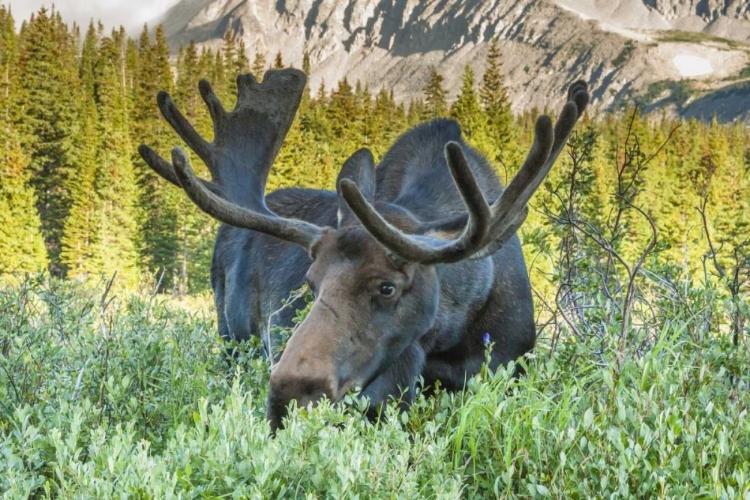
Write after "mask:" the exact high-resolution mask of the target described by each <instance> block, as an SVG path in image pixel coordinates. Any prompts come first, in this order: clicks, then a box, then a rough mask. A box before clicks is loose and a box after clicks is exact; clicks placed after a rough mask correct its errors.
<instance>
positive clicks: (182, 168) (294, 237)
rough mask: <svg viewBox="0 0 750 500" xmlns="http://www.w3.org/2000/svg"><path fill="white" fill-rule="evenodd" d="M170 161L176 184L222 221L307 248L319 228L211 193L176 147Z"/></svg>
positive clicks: (316, 236) (202, 207) (318, 233)
mask: <svg viewBox="0 0 750 500" xmlns="http://www.w3.org/2000/svg"><path fill="white" fill-rule="evenodd" d="M172 164H173V165H174V171H175V173H176V175H177V178H178V180H179V182H180V185H181V186H182V188H183V189H184V191H185V193H187V195H188V197H189V198H190V199H191V200H192V201H193V203H195V204H196V205H197V206H198V208H200V209H201V210H203V211H204V212H206V213H207V214H208V215H210V216H212V217H214V218H216V219H218V220H220V221H221V222H224V223H225V224H230V225H232V226H236V227H241V228H246V229H251V230H253V231H258V232H261V233H265V234H268V235H270V236H275V237H277V238H282V239H284V240H286V241H290V242H292V243H296V244H298V245H301V246H302V247H304V248H306V249H308V250H309V249H310V247H311V246H312V245H313V243H314V242H315V241H316V240H317V239H318V238H319V237H320V235H321V233H322V231H323V230H322V229H321V228H320V227H318V226H316V225H314V224H310V223H308V222H305V221H301V220H297V219H283V218H281V217H278V216H276V215H274V214H273V213H271V211H269V210H268V209H266V212H267V213H261V212H258V211H255V210H249V209H246V208H243V207H241V206H239V205H236V204H234V203H230V202H228V201H226V200H224V199H223V198H221V197H220V196H217V195H215V194H214V193H212V192H211V191H210V190H209V189H207V188H206V187H205V186H204V185H203V183H202V182H201V181H200V179H198V177H196V176H195V173H194V172H193V169H192V167H191V166H190V160H189V159H188V157H187V154H185V152H184V151H183V150H182V149H181V148H179V147H177V148H174V149H173V150H172Z"/></svg>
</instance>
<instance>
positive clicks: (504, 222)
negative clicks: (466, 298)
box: [472, 80, 589, 259]
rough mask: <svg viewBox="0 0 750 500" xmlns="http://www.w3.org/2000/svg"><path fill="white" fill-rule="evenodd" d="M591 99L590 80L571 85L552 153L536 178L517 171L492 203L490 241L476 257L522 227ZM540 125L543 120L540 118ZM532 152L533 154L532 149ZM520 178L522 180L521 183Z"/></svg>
mask: <svg viewBox="0 0 750 500" xmlns="http://www.w3.org/2000/svg"><path fill="white" fill-rule="evenodd" d="M588 101H589V94H588V90H587V86H586V82H584V81H583V80H578V81H576V82H575V83H573V84H572V85H571V86H570V87H569V89H568V102H567V103H565V106H563V109H562V111H561V112H560V116H559V117H558V119H557V123H555V129H554V143H552V142H550V145H551V150H550V152H549V156H548V157H547V159H546V161H545V162H544V164H543V165H542V168H541V169H539V170H538V172H537V173H536V175H535V176H534V177H533V178H529V177H526V178H519V175H516V177H514V178H513V181H511V184H510V185H509V186H508V188H507V189H506V190H505V191H504V192H503V194H502V195H501V196H500V198H499V199H498V200H497V201H496V202H495V203H493V204H492V215H493V223H492V227H491V228H490V231H489V233H488V236H487V245H486V246H484V248H482V249H481V250H479V251H478V252H476V253H475V254H474V255H472V258H473V259H481V258H483V257H486V256H487V255H490V254H492V253H494V252H496V251H497V250H498V249H499V248H500V247H501V246H502V245H503V244H504V243H505V241H507V239H508V238H509V237H510V236H511V235H513V234H514V233H515V232H516V231H517V230H518V228H519V227H521V224H522V223H523V221H524V220H525V219H526V215H527V214H528V208H527V207H526V203H528V201H529V199H531V196H532V195H533V194H534V193H535V192H536V190H537V189H538V188H539V186H540V185H541V183H542V181H543V180H544V178H545V177H546V176H547V174H548V173H549V171H550V169H551V168H552V165H554V163H555V161H556V160H557V157H558V156H560V153H561V152H562V150H563V148H564V147H565V144H567V142H568V137H570V134H571V132H572V131H573V127H574V126H575V124H576V122H577V121H578V119H579V118H580V117H581V116H582V115H583V111H584V110H585V109H586V106H587V105H588ZM542 118H546V119H547V120H549V118H547V117H544V116H543V117H540V120H541V119H542ZM538 126H539V120H538V121H537V127H538ZM532 151H533V148H532ZM529 156H531V153H530V154H529ZM527 161H528V160H527ZM521 170H522V171H523V168H522V169H521ZM520 173H521V172H519V174H520ZM516 180H519V182H518V183H517V184H516Z"/></svg>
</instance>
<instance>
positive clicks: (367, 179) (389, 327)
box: [139, 69, 588, 430]
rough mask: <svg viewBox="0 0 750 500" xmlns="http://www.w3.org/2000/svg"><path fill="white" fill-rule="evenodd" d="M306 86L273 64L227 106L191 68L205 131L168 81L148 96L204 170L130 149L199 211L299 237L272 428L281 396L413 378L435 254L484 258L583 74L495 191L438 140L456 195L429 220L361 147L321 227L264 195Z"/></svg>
mask: <svg viewBox="0 0 750 500" xmlns="http://www.w3.org/2000/svg"><path fill="white" fill-rule="evenodd" d="M304 86H305V75H304V74H303V73H302V72H301V71H297V70H294V69H284V70H271V71H269V72H267V73H266V75H265V78H264V80H263V82H262V83H258V81H257V80H256V79H255V78H254V77H253V76H252V75H249V74H248V75H241V76H239V77H238V79H237V88H238V98H237V105H236V107H235V109H234V110H233V111H231V112H227V111H225V110H224V108H223V107H222V105H221V103H220V101H219V100H218V99H217V97H216V96H215V95H214V93H213V91H212V90H211V86H210V85H209V84H208V82H206V81H205V80H203V81H201V82H200V85H199V89H200V92H201V95H202V97H203V99H204V101H205V103H206V105H207V106H208V109H209V112H210V114H211V118H212V120H213V126H214V139H213V142H210V143H209V142H207V141H206V140H204V139H203V138H202V137H201V136H200V135H199V134H198V133H197V132H196V131H195V130H194V129H193V127H192V126H191V125H190V124H189V123H188V121H187V120H186V119H185V118H184V117H183V115H182V114H181V113H180V112H179V111H178V109H177V108H176V106H175V104H174V103H173V101H172V99H171V98H170V97H169V95H168V94H167V93H166V92H161V93H160V94H159V95H158V104H159V107H160V109H161V111H162V114H163V115H164V117H165V119H166V120H167V121H168V122H169V123H170V125H171V126H172V127H173V128H174V129H175V131H176V132H177V133H178V134H179V135H180V137H182V139H183V140H184V141H185V142H186V143H187V144H188V145H189V146H190V148H192V149H193V151H195V152H196V154H197V155H198V156H199V157H200V158H201V159H202V160H203V161H204V162H205V163H206V164H207V166H208V168H209V171H210V173H211V176H212V180H211V181H207V180H203V179H199V178H198V177H196V175H195V174H194V172H193V170H192V168H191V166H190V162H189V160H188V157H187V155H186V153H185V152H184V151H183V150H182V149H180V148H174V150H173V151H172V162H171V164H170V163H169V162H167V161H166V160H164V159H163V158H161V157H160V156H158V154H156V153H155V152H154V151H153V150H151V149H150V148H148V147H147V146H144V145H142V146H141V147H140V149H139V151H140V153H141V155H142V156H143V158H144V159H145V160H146V162H147V163H148V164H149V165H150V166H151V167H152V168H153V169H154V170H155V171H156V172H157V173H159V174H160V175H161V176H162V177H164V178H165V179H166V180H168V181H170V182H171V183H173V184H175V185H176V186H179V187H181V188H182V189H183V190H184V191H185V193H186V194H187V195H188V196H189V197H190V199H191V200H192V201H193V202H194V203H195V204H196V205H197V206H198V207H199V208H200V209H201V210H203V211H204V212H206V213H207V214H209V215H211V216H212V217H214V218H216V219H218V220H219V221H221V222H223V223H225V224H229V225H232V226H235V227H239V228H245V229H249V230H252V231H257V232H260V233H264V234H266V235H270V236H273V237H275V238H279V239H281V240H284V241H286V242H289V243H292V244H295V245H299V246H301V247H302V248H304V249H305V250H306V252H307V254H308V255H309V257H310V259H311V260H312V264H311V265H309V269H308V271H307V275H306V277H307V281H308V283H309V284H310V287H311V289H312V291H313V293H314V296H315V300H314V303H313V305H312V308H311V309H310V312H309V314H308V315H307V317H306V318H305V320H304V321H303V322H302V323H301V324H299V325H298V327H297V328H296V330H295V331H294V333H293V335H292V336H291V338H290V339H289V341H288V343H287V346H286V348H285V350H284V352H283V354H282V355H281V358H280V359H279V360H278V363H277V364H276V365H275V367H274V369H273V371H272V373H271V383H270V392H269V398H268V414H267V415H268V419H269V421H270V423H271V427H272V429H274V430H275V429H276V428H278V427H279V426H280V425H281V420H282V417H283V416H284V415H285V414H286V408H287V405H288V403H289V402H290V401H292V400H296V401H297V402H298V404H299V405H300V406H304V405H307V404H308V403H313V404H314V403H316V402H317V401H319V400H320V399H321V398H323V397H326V398H328V399H329V400H331V401H333V402H336V401H339V400H340V399H341V398H342V397H343V396H344V395H345V394H346V393H347V392H348V391H349V390H350V389H352V388H355V387H359V388H360V389H361V391H362V394H363V395H365V396H368V397H370V399H371V400H372V401H373V402H375V403H380V402H382V401H384V400H385V399H387V397H388V396H390V395H393V393H394V389H395V388H394V385H399V384H400V385H403V384H404V380H406V381H407V382H406V384H407V385H408V384H412V383H413V379H415V378H416V377H417V376H418V375H419V373H420V371H419V370H420V369H421V367H422V366H423V365H424V364H425V362H426V356H427V354H426V353H425V348H423V347H420V345H419V342H420V339H423V338H424V336H425V335H427V334H428V332H430V331H432V330H434V329H435V324H436V322H437V321H439V316H440V310H441V303H440V294H441V287H445V286H446V283H445V280H446V279H448V278H442V279H441V277H440V273H439V272H438V270H439V267H440V266H441V265H448V264H451V265H453V264H458V263H461V262H469V261H471V262H473V263H474V264H473V265H475V266H477V267H474V268H472V272H475V273H476V275H477V276H480V275H481V274H482V273H484V272H486V271H487V269H486V268H487V266H492V265H493V264H491V263H488V262H489V259H487V257H488V256H491V255H492V254H493V253H495V252H497V251H498V250H499V249H500V248H501V247H502V246H503V245H504V244H505V243H506V242H508V240H509V239H510V238H511V237H513V235H514V234H515V232H516V230H517V229H518V228H519V227H520V226H521V224H522V223H523V221H524V219H525V218H526V215H527V211H528V209H527V206H526V204H527V202H528V201H529V199H530V198H531V196H532V195H533V193H534V192H535V191H536V189H537V188H538V187H539V185H540V184H541V182H542V180H543V179H544V177H545V176H546V175H547V173H548V172H549V170H550V168H551V167H552V165H553V163H554V162H555V160H556V158H557V157H558V155H559V154H560V152H561V151H562V149H563V147H564V146H565V143H566V141H567V138H568V136H569V134H570V133H571V130H572V128H573V126H574V124H575V123H576V121H577V120H578V118H579V117H580V116H581V114H582V113H583V110H584V109H585V107H586V104H587V103H588V93H587V90H586V85H585V84H584V83H583V82H576V83H574V84H573V85H571V87H570V88H569V91H568V101H567V103H566V104H565V105H564V107H563V109H562V112H561V114H560V116H559V118H558V120H557V122H556V124H555V125H554V126H553V124H552V121H551V120H550V118H549V117H547V116H541V117H540V118H539V119H538V120H537V122H536V126H535V137H534V142H533V145H532V147H531V150H530V152H529V153H528V156H527V158H526V161H525V162H524V163H523V165H522V167H521V168H520V170H519V171H518V173H517V175H516V176H515V177H514V178H513V180H512V181H511V182H510V184H509V185H508V186H507V188H506V189H505V190H504V191H502V193H501V194H500V195H499V197H498V198H497V199H495V200H492V201H488V200H487V199H486V197H485V192H484V191H483V189H482V186H481V182H479V181H478V180H477V178H476V176H475V175H474V173H473V166H472V160H471V158H472V157H471V155H469V154H466V152H465V151H464V149H463V147H462V145H461V144H460V143H458V142H448V143H447V144H444V151H443V154H444V156H445V160H446V162H447V165H448V167H449V169H450V174H451V176H452V179H453V181H454V183H455V187H456V188H457V190H458V192H459V193H460V196H461V199H462V200H463V203H464V205H465V208H464V210H461V211H460V212H461V213H458V214H446V216H445V217H443V218H440V217H438V218H437V219H432V220H430V221H429V222H424V220H422V219H420V218H417V217H416V216H415V215H413V213H411V212H410V211H409V210H406V209H404V208H403V207H402V206H400V205H399V204H397V203H393V202H384V201H381V200H379V198H378V196H377V192H376V191H377V189H376V188H377V186H376V184H377V182H376V169H375V163H374V160H373V156H372V154H371V153H370V152H369V151H368V150H367V149H361V150H359V151H357V152H355V153H354V154H353V155H352V156H351V157H350V158H349V159H348V160H347V161H346V163H345V164H344V166H343V168H342V170H341V173H340V175H339V178H338V181H337V186H336V189H337V198H336V199H337V209H338V217H337V219H338V220H337V224H335V225H332V226H325V227H324V226H321V225H319V224H315V223H311V222H308V221H305V220H300V219H293V218H285V217H281V216H278V215H277V214H275V213H274V212H272V211H271V210H270V209H269V208H268V206H267V204H266V199H265V194H264V191H265V184H266V180H267V178H268V174H269V171H270V169H271V167H272V165H273V162H274V159H275V157H276V155H277V153H278V151H279V148H280V146H281V144H282V141H283V139H284V137H285V135H286V133H287V131H288V129H289V127H290V125H291V123H292V119H293V117H294V114H295V113H296V110H297V107H298V105H299V102H300V97H301V94H302V91H303V89H304ZM448 187H450V186H448ZM310 210H314V208H313V207H311V208H310ZM482 266H484V267H482ZM450 279H453V280H460V279H461V278H460V277H458V278H450ZM476 279H477V280H479V278H476ZM479 281H481V280H479ZM532 345H533V340H532ZM405 360H406V361H405ZM401 372H409V373H401Z"/></svg>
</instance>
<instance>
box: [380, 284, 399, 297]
mask: <svg viewBox="0 0 750 500" xmlns="http://www.w3.org/2000/svg"><path fill="white" fill-rule="evenodd" d="M378 292H379V293H380V295H382V296H383V297H393V295H394V294H395V293H396V285H394V284H393V283H389V282H388V281H386V282H383V283H381V284H380V288H378Z"/></svg>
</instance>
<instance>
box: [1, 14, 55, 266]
mask: <svg viewBox="0 0 750 500" xmlns="http://www.w3.org/2000/svg"><path fill="white" fill-rule="evenodd" d="M18 59H19V52H18V44H17V42H16V35H15V23H14V20H13V17H12V15H11V13H10V11H9V10H8V9H6V8H5V7H4V6H0V278H2V276H3V275H4V274H10V273H19V272H34V271H40V270H42V269H45V268H46V267H47V265H48V261H47V251H46V249H45V247H44V239H43V238H42V233H41V230H40V220H39V215H38V213H37V211H36V207H35V202H36V200H35V199H34V191H33V190H32V189H31V188H30V187H29V186H28V170H27V169H26V165H27V164H28V160H27V159H26V158H25V157H24V155H23V153H22V151H21V144H20V140H19V137H18V134H17V133H16V131H15V127H14V126H13V120H14V119H15V118H16V117H17V116H18V114H19V112H18V110H17V109H16V105H17V104H16V98H15V97H16V93H17V92H18V83H19V82H18V72H17V64H18Z"/></svg>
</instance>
